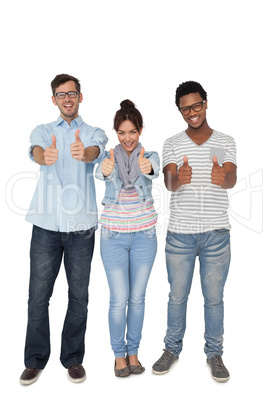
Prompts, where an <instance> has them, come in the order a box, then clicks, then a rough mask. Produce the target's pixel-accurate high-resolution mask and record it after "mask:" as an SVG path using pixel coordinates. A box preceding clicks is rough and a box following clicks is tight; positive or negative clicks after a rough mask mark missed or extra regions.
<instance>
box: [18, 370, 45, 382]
mask: <svg viewBox="0 0 268 402" xmlns="http://www.w3.org/2000/svg"><path fill="white" fill-rule="evenodd" d="M41 373H42V370H40V371H39V373H38V374H37V375H36V376H35V377H34V378H32V379H31V380H22V379H21V378H20V384H21V385H31V384H33V383H34V382H35V381H37V380H38V378H39V376H40V374H41Z"/></svg>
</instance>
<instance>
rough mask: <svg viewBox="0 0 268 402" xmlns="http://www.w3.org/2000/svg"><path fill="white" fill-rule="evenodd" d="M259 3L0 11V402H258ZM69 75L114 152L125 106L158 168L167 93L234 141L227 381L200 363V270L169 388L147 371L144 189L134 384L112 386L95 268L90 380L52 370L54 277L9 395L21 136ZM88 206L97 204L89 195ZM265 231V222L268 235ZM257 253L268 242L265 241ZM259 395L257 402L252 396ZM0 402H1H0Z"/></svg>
mask: <svg viewBox="0 0 268 402" xmlns="http://www.w3.org/2000/svg"><path fill="white" fill-rule="evenodd" d="M265 3H266V2H265V1H264V0H263V1H262V0H255V1H254V2H252V1H247V0H243V1H240V0H232V1H229V0H225V1H224V2H219V1H216V0H214V1H212V0H203V1H196V0H192V1H186V0H184V1H179V0H177V1H172V0H165V1H159V0H154V1H146V0H143V1H140V0H135V1H127V0H125V1H123V0H112V1H108V0H99V1H98V2H97V1H82V0H76V1H75V2H73V1H70V0H66V1H61V0H59V1H56V0H54V1H49V0H47V1H46V2H42V3H41V2H38V1H33V0H24V1H18V0H14V1H12V2H9V3H6V4H3V3H2V5H1V17H2V18H1V26H0V31H1V32H0V33H1V93H2V95H1V109H0V110H1V112H2V113H1V126H2V130H1V132H2V141H1V144H2V146H1V189H2V190H1V194H2V196H1V210H2V212H3V215H2V225H1V232H2V241H1V245H2V253H1V254H2V255H1V256H2V264H1V265H2V267H1V273H2V274H1V282H0V286H1V288H0V290H1V292H0V297H1V303H0V307H1V332H0V336H1V365H0V370H1V387H0V395H1V400H4V401H11V400H12V401H13V400H14V401H15V400H20V401H33V400H39V401H41V402H42V401H48V400H53V401H54V400H56V399H58V398H62V400H65V401H71V400H74V399H78V398H79V399H82V400H83V399H89V400H94V401H95V400H110V401H112V402H113V401H117V399H122V398H124V399H126V400H128V401H136V400H137V399H139V400H146V399H152V400H154V401H162V400H171V399H172V400H174V399H178V400H190V401H192V400H194V398H198V399H199V400H200V401H206V402H210V401H214V400H215V399H216V400H217V401H219V402H220V401H226V400H228V398H232V399H233V398H234V396H235V395H236V396H238V395H239V400H243V399H244V398H245V397H247V398H248V400H250V399H251V398H253V397H254V400H258V401H263V400H266V399H265V394H266V398H267V390H266V386H265V381H266V377H267V376H266V371H267V364H264V363H265V362H266V361H267V348H266V343H267V335H268V334H267V325H266V320H267V296H266V283H267V279H268V275H267V258H266V252H265V247H266V242H267V216H266V215H265V213H266V212H265V210H264V206H265V205H266V199H267V198H266V197H267V185H266V184H265V183H266V173H265V170H266V171H267V150H266V149H267V141H266V136H267V121H266V120H267V108H266V102H267V90H268V86H267V78H266V74H267V68H268V62H267V33H268V30H267V21H266V20H267V18H266V16H265V15H266V8H265ZM60 73H68V74H71V75H74V76H77V77H78V78H79V79H80V81H81V85H82V92H83V95H84V101H83V103H82V104H81V106H80V114H81V116H82V117H83V119H84V120H85V121H86V122H87V123H89V124H91V125H93V126H99V127H101V128H103V129H105V131H106V133H107V135H108V137H109V143H108V146H107V148H108V149H110V147H113V146H114V145H115V144H116V135H115V133H114V132H113V130H112V124H113V117H114V113H115V111H116V110H117V109H118V108H119V104H120V102H121V101H122V100H123V99H125V98H129V99H131V100H132V101H134V102H135V103H136V105H137V107H138V108H139V110H140V111H141V113H142V114H143V117H144V122H145V129H144V131H143V134H142V137H141V142H142V144H143V146H144V147H145V149H147V150H155V151H158V152H159V154H160V155H161V153H162V146H163V142H164V140H165V139H166V138H167V137H170V136H171V135H174V134H176V133H178V132H179V131H182V130H183V129H184V128H185V123H184V121H183V119H182V118H181V117H180V115H179V112H178V110H177V108H176V106H175V89H176V88H177V86H178V85H179V84H180V83H181V82H183V81H186V80H195V81H199V82H200V83H201V84H202V85H203V87H204V88H205V90H206V91H207V92H208V111H207V116H208V122H209V125H210V126H211V127H212V128H215V129H217V130H219V131H222V132H224V133H226V134H230V135H232V136H233V137H234V138H235V140H236V143H237V149H238V183H237V185H236V187H235V188H234V189H232V190H231V191H230V192H229V195H230V219H231V223H232V231H231V238H232V263H231V270H230V274H229V278H228V281H227V285H226V291H225V312H226V314H225V353H224V361H225V363H226V365H227V367H228V369H229V370H230V373H231V380H230V381H229V382H228V383H226V384H217V383H215V382H214V381H213V380H212V379H211V377H210V372H209V370H208V369H207V367H206V362H205V355H204V352H203V344H204V340H203V332H204V322H203V321H204V320H203V300H202V295H201V289H200V284H199V274H198V264H196V272H195V277H194V282H193V286H192V291H191V295H190V299H189V306H188V325H187V331H186V336H185V342H184V350H183V353H182V354H181V356H180V361H179V363H178V364H177V365H176V366H175V367H174V369H172V370H171V372H170V373H169V374H167V375H166V376H155V375H153V374H152V372H151V366H152V364H153V363H154V362H155V360H156V359H158V357H159V356H160V354H161V353H162V348H163V347H164V345H163V338H164V335H165V330H166V309H167V300H168V291H169V287H168V283H167V275H166V268H165V258H164V246H165V231H166V225H167V221H168V215H169V210H168V202H169V194H168V192H167V190H165V189H164V185H163V176H162V174H161V175H160V177H159V178H158V179H157V180H156V181H155V184H154V195H155V203H156V207H157V211H158V213H159V226H158V254H157V258H156V262H155V265H154V268H153V271H152V274H151V278H150V281H149V285H148V289H147V299H146V315H145V323H144V328H143V339H142V343H141V347H140V353H139V357H140V360H141V362H142V363H143V365H144V366H145V367H146V371H145V373H144V374H143V375H142V376H137V377H134V376H131V377H129V378H127V379H118V378H115V377H114V374H113V364H114V359H113V353H112V351H111V349H110V344H109V333H108V318H107V312H108V303H109V291H108V285H107V281H106V277H105V274H104V270H103V266H102V263H101V259H100V255H99V233H97V236H96V248H95V253H94V259H93V264H92V274H91V282H90V302H89V318H88V330H87V334H86V356H85V359H84V366H85V368H86V370H87V380H86V381H85V382H84V383H83V384H80V385H75V384H72V383H71V382H69V380H68V379H67V374H66V371H65V369H64V368H63V367H62V366H61V364H60V362H59V358H58V357H59V353H60V335H61V328H62V324H63V320H64V315H65V310H66V305H67V285H66V280H65V274H64V269H62V270H61V272H60V275H59V277H58V279H57V282H56V285H55V290H54V294H53V297H52V299H51V303H50V320H51V343H52V353H51V357H50V360H49V363H48V365H47V367H46V369H45V370H44V372H43V373H42V376H41V377H40V379H39V380H38V382H37V383H35V384H33V385H32V386H30V387H22V386H20V385H19V376H20V374H21V372H22V370H23V368H24V364H23V349H24V340H25V330H26V320H27V298H28V294H27V293H28V280H29V243H30V238H31V225H30V224H29V223H27V222H25V220H24V217H25V213H26V210H27V208H28V206H29V203H30V200H31V198H32V194H33V191H34V188H35V186H36V173H37V171H38V166H37V165H35V164H33V163H32V162H31V161H30V160H29V159H28V156H27V149H28V146H29V135H30V132H31V130H32V129H33V128H34V127H35V126H36V125H37V124H40V123H47V122H50V121H53V120H56V118H57V116H58V110H57V108H56V107H55V106H54V105H53V104H52V102H51V90H50V82H51V80H52V79H53V78H54V76H55V75H56V74H60ZM96 187H97V199H98V205H99V208H100V211H101V199H102V196H103V193H104V185H103V183H102V182H97V183H96ZM265 220H266V222H265ZM265 240H266V242H265ZM3 395H4V396H3ZM258 395H262V396H258ZM3 398H4V399H3Z"/></svg>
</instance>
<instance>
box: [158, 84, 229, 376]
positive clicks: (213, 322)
mask: <svg viewBox="0 0 268 402" xmlns="http://www.w3.org/2000/svg"><path fill="white" fill-rule="evenodd" d="M176 105H177V106H178V109H179V111H180V113H181V115H182V117H183V119H184V120H185V122H186V123H187V125H188V128H187V129H186V130H185V131H183V132H182V133H180V134H176V135H175V136H173V137H171V138H168V139H167V140H166V141H165V144H164V148H163V171H164V180H165V185H166V187H167V189H168V190H169V191H172V195H171V201H170V220H169V226H168V233H167V239H166V263H167V271H168V280H169V283H170V290H171V291H170V294H169V303H168V328H167V332H166V337H165V350H164V353H163V355H162V356H161V357H160V359H159V360H158V361H157V362H156V363H155V364H154V365H153V372H154V373H155V374H164V373H167V372H168V371H169V369H170V367H171V365H172V364H173V363H175V362H176V361H177V360H178V358H179V354H180V352H181V351H182V346H183V337H184V333H185V329H186V309H187V300H188V296H189V293H190V289H191V283H192V278H193V273H194V266H195V260H196V257H197V256H198V257H199V262H200V278H201V285H202V292H203V296H204V300H205V305H204V308H205V341H206V343H205V348H204V351H205V353H206V356H207V363H208V365H209V366H210V368H211V372H212V377H213V378H214V380H216V381H219V382H226V381H228V380H229V378H230V375H229V372H228V370H227V369H226V367H225V366H224V364H223V362H222V358H221V356H222V353H223V290H224V285H225V282H226V279H227V275H228V270H229V265H230V233H229V232H230V224H229V219H228V213H227V209H228V196H227V191H226V190H227V189H229V188H232V187H233V186H234V185H235V183H236V146H235V142H234V140H233V138H232V137H230V136H228V135H225V134H222V133H220V132H217V131H216V130H213V129H211V128H210V127H209V125H208V123H207V119H206V110H207V93H206V91H205V90H204V89H203V88H202V86H201V85H200V84H199V83H197V82H193V81H188V82H185V83H182V84H181V85H180V86H179V87H178V88H177V91H176Z"/></svg>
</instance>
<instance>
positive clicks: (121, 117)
mask: <svg viewBox="0 0 268 402" xmlns="http://www.w3.org/2000/svg"><path fill="white" fill-rule="evenodd" d="M120 106H121V109H119V110H117V112H116V114H115V116H114V129H115V131H118V130H119V126H120V124H121V123H123V121H125V120H129V121H131V123H133V124H134V126H135V127H136V129H137V130H138V132H140V131H141V129H142V127H143V119H142V115H141V113H140V112H139V111H138V109H136V107H135V105H134V103H133V102H131V101H130V100H129V99H125V100H124V101H122V102H121V103H120Z"/></svg>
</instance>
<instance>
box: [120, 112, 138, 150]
mask: <svg viewBox="0 0 268 402" xmlns="http://www.w3.org/2000/svg"><path fill="white" fill-rule="evenodd" d="M141 133H142V129H141V130H140V132H139V131H138V130H137V129H136V127H135V126H134V124H133V123H131V121H129V120H125V121H123V122H122V123H121V124H120V126H119V128H118V131H117V137H118V140H119V142H120V144H121V145H122V148H123V149H124V150H125V151H126V153H127V154H128V156H130V155H131V152H132V151H133V150H134V149H135V148H136V146H137V145H138V142H139V138H140V135H141Z"/></svg>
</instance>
